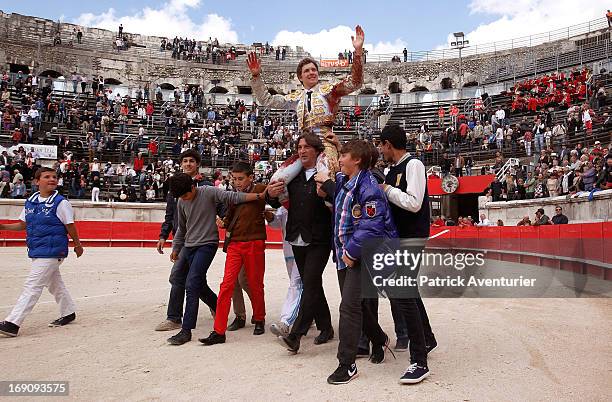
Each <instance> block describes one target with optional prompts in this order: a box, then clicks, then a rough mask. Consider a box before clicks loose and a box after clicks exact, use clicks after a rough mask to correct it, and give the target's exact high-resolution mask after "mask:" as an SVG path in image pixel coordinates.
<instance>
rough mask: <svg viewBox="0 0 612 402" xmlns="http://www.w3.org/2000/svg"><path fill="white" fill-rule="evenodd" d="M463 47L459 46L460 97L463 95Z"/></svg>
mask: <svg viewBox="0 0 612 402" xmlns="http://www.w3.org/2000/svg"><path fill="white" fill-rule="evenodd" d="M461 49H463V47H460V48H459V97H460V98H461V97H462V94H463V65H462V60H461Z"/></svg>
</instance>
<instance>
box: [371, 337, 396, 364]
mask: <svg viewBox="0 0 612 402" xmlns="http://www.w3.org/2000/svg"><path fill="white" fill-rule="evenodd" d="M389 342H390V341H389V337H387V339H386V340H385V343H384V344H382V345H372V355H371V356H370V361H371V362H372V363H374V364H381V363H382V362H384V361H385V350H388V351H389V352H391V354H392V355H393V358H394V359H395V354H394V353H393V351H392V350H391V349H389Z"/></svg>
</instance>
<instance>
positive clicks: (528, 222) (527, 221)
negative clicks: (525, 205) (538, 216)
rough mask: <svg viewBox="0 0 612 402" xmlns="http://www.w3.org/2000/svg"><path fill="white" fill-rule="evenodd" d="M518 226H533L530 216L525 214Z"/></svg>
mask: <svg viewBox="0 0 612 402" xmlns="http://www.w3.org/2000/svg"><path fill="white" fill-rule="evenodd" d="M516 226H531V220H530V219H529V217H528V216H524V217H523V219H521V220H520V221H518V223H517V224H516Z"/></svg>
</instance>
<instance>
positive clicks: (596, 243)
mask: <svg viewBox="0 0 612 402" xmlns="http://www.w3.org/2000/svg"><path fill="white" fill-rule="evenodd" d="M9 222H14V221H7V220H0V223H9ZM76 225H77V228H78V230H79V236H80V238H81V239H82V240H83V243H84V244H85V245H86V246H89V247H92V246H93V247H154V245H155V243H156V242H157V239H158V235H159V228H160V224H159V223H152V222H106V221H80V222H76ZM442 231H444V233H443V234H442V235H440V236H439V237H437V238H436V239H435V240H431V241H430V242H429V244H430V245H435V244H436V243H437V242H440V243H441V244H443V242H444V241H448V240H453V247H455V248H459V249H484V250H490V252H488V253H487V258H498V259H502V260H505V261H514V262H521V263H526V264H536V265H546V266H551V267H555V268H559V269H566V270H573V271H576V272H584V273H590V274H592V275H595V276H597V277H600V278H603V279H610V280H612V269H608V268H605V267H601V266H599V265H593V264H589V261H591V262H593V261H595V262H600V263H605V264H612V253H611V252H610V250H612V222H596V223H583V224H570V225H549V226H489V227H467V228H459V227H456V226H448V227H436V228H434V227H432V229H431V235H432V236H434V235H436V234H438V233H440V232H442ZM267 234H268V240H267V246H268V248H280V247H281V243H282V233H281V231H280V230H277V229H272V228H270V227H268V228H267ZM224 236H225V233H224V231H223V230H219V237H220V238H221V239H223V238H224ZM24 239H25V232H13V231H0V246H23V245H24V243H25V242H24ZM170 244H171V243H170V242H167V243H166V247H169V246H170ZM496 250H497V252H496ZM500 251H501V252H500ZM553 257H569V259H566V260H563V258H561V259H559V258H553ZM571 259H576V260H578V261H569V260H571Z"/></svg>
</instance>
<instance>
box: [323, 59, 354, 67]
mask: <svg viewBox="0 0 612 402" xmlns="http://www.w3.org/2000/svg"><path fill="white" fill-rule="evenodd" d="M348 66H349V62H348V60H346V59H344V60H333V59H327V60H321V67H348Z"/></svg>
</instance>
